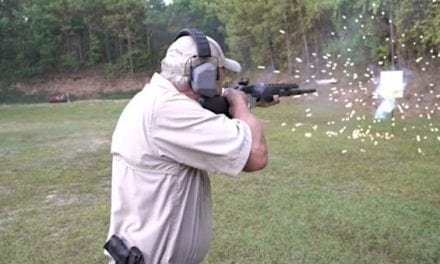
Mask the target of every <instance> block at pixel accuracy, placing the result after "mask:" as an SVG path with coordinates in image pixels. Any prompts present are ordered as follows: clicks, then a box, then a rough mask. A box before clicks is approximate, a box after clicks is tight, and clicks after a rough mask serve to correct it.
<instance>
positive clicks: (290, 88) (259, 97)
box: [199, 81, 316, 117]
mask: <svg viewBox="0 0 440 264" xmlns="http://www.w3.org/2000/svg"><path fill="white" fill-rule="evenodd" d="M248 83H249V81H241V82H239V85H238V86H237V87H235V89H237V90H240V91H242V92H244V93H246V94H247V95H248V98H249V108H253V107H255V105H256V104H257V103H258V102H267V103H269V102H272V101H273V97H274V95H278V96H280V97H281V96H292V95H300V94H306V93H314V92H316V89H303V88H300V87H299V85H298V84H296V83H269V84H267V83H258V84H252V85H248ZM199 102H200V104H201V105H202V107H203V108H206V109H208V110H210V111H212V112H214V113H216V114H225V115H227V116H229V103H228V101H227V100H226V97H224V96H214V97H211V98H206V97H202V98H201V99H200V100H199ZM229 117H230V116H229Z"/></svg>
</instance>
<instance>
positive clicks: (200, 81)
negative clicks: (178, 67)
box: [176, 28, 219, 97]
mask: <svg viewBox="0 0 440 264" xmlns="http://www.w3.org/2000/svg"><path fill="white" fill-rule="evenodd" d="M182 36H191V37H192V39H193V40H194V42H195V43H196V48H197V56H194V58H195V57H198V58H201V59H206V62H203V63H201V64H198V65H196V66H194V67H193V64H192V59H193V58H190V60H191V65H190V66H191V73H190V76H191V87H192V89H193V90H194V91H195V92H196V93H198V94H200V95H202V96H206V97H213V96H215V95H216V80H218V79H219V69H218V59H217V58H215V59H216V60H217V63H212V62H209V61H208V59H209V58H212V57H211V48H210V47H209V41H208V38H207V37H206V36H205V35H204V34H203V33H202V32H201V31H199V30H197V29H195V28H185V29H182V30H181V31H179V32H178V33H177V36H176V39H178V38H180V37H182Z"/></svg>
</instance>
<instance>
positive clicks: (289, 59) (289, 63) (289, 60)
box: [283, 9, 293, 76]
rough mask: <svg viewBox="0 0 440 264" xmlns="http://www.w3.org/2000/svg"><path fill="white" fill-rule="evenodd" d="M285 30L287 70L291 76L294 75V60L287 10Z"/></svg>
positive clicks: (285, 12) (285, 11) (285, 13)
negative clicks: (291, 52)
mask: <svg viewBox="0 0 440 264" xmlns="http://www.w3.org/2000/svg"><path fill="white" fill-rule="evenodd" d="M283 15H284V28H285V29H286V33H285V36H284V37H285V38H284V39H285V41H286V52H287V68H288V69H289V76H290V75H292V74H293V65H292V58H291V56H290V30H289V23H288V21H287V10H286V9H284V14H283Z"/></svg>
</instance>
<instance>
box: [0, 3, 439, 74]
mask: <svg viewBox="0 0 440 264" xmlns="http://www.w3.org/2000/svg"><path fill="white" fill-rule="evenodd" d="M184 27H197V28H199V29H201V30H203V31H204V32H205V34H207V35H210V36H212V37H214V38H216V39H217V40H219V42H220V44H221V45H222V46H224V47H226V48H227V51H228V53H230V54H231V56H233V57H234V58H236V59H237V60H239V61H240V62H242V64H243V66H244V67H256V66H257V65H266V66H269V67H272V68H274V69H280V70H286V71H289V72H291V73H292V72H293V70H294V65H295V62H297V61H299V60H301V61H303V62H305V63H315V62H316V63H319V61H318V60H319V58H320V57H321V56H323V55H325V54H329V53H330V54H344V55H347V56H350V57H351V58H352V59H353V60H354V61H356V62H358V63H366V62H378V61H380V62H381V63H383V64H384V65H388V66H390V67H393V66H396V65H402V64H403V65H405V64H407V63H410V62H411V61H412V60H413V59H415V58H417V57H419V56H426V55H432V54H434V55H435V54H438V52H439V46H440V30H438V29H439V28H440V1H437V0H277V1H268V0H252V1H250V0H174V1H173V2H172V3H171V4H168V5H166V4H165V3H164V2H163V1H162V0H0V80H1V79H3V80H5V79H24V78H32V77H35V76H38V75H40V74H43V73H46V72H53V71H68V72H70V71H78V70H80V69H83V68H86V67H91V66H93V67H100V68H102V69H103V70H104V71H107V72H109V73H113V72H119V71H122V72H131V73H135V72H139V71H155V70H157V68H158V65H159V60H160V58H161V57H162V56H163V55H164V53H165V50H166V48H167V47H168V45H169V43H170V42H171V41H172V40H173V38H174V36H175V34H176V32H177V31H178V30H179V29H181V28H184ZM348 53H350V54H348Z"/></svg>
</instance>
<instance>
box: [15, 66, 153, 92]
mask: <svg viewBox="0 0 440 264" xmlns="http://www.w3.org/2000/svg"><path fill="white" fill-rule="evenodd" d="M149 79H150V78H149V76H147V75H145V74H136V75H132V74H125V75H119V76H106V75H105V74H104V73H102V72H101V71H99V70H84V71H81V72H78V73H64V74H56V75H55V74H54V75H50V76H46V77H44V80H43V79H41V80H34V81H32V82H29V83H16V84H15V86H16V88H17V89H18V90H19V91H21V92H23V93H24V94H26V95H38V94H48V95H50V94H57V93H69V94H70V95H74V96H78V97H87V96H91V97H95V96H96V95H99V94H106V93H113V92H129V91H136V90H141V89H142V87H143V86H144V85H145V83H146V82H148V81H149Z"/></svg>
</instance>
